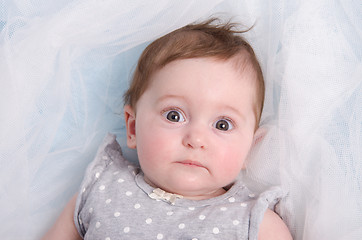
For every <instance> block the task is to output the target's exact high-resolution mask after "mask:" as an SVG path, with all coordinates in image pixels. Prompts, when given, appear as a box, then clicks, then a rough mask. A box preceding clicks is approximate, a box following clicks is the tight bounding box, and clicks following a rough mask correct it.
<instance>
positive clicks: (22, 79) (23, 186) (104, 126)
mask: <svg viewBox="0 0 362 240" xmlns="http://www.w3.org/2000/svg"><path fill="white" fill-rule="evenodd" d="M361 13H362V4H361V3H360V2H358V1H342V0H328V1H327V0H321V1H297V0H296V1H286V0H276V1H262V0H259V1H245V0H198V1H170V0H159V1H144V0H132V1H131V0H124V1H117V0H59V1H45V0H36V1H21V0H6V1H5V0H0V30H1V32H0V83H1V87H0V98H1V99H0V111H1V114H0V206H1V207H0V208H1V214H0V236H2V237H1V238H2V239H39V237H40V236H41V235H42V234H44V232H45V231H46V229H48V228H49V227H50V225H51V224H52V223H53V222H54V221H55V219H56V217H57V216H58V214H59V213H60V211H61V210H62V208H63V207H64V206H65V204H66V202H67V201H68V200H69V198H70V197H71V196H72V195H73V194H74V193H75V192H76V191H77V189H78V187H79V184H80V181H81V179H82V177H83V173H84V170H85V167H86V166H87V164H88V163H89V162H90V161H91V160H92V158H93V156H94V154H95V151H96V149H97V147H98V145H99V144H100V142H101V141H102V139H103V137H104V136H105V134H106V133H107V132H112V133H115V134H117V136H118V141H119V142H120V144H121V145H122V146H123V148H124V150H125V155H126V156H127V157H129V158H130V159H132V160H133V161H136V154H135V152H133V151H130V150H128V149H126V147H125V140H124V139H125V126H124V123H123V116H122V106H123V103H122V94H123V92H124V91H125V89H126V88H127V86H128V82H129V80H130V76H131V74H132V70H133V69H134V67H135V64H136V61H137V58H138V56H139V54H140V53H141V51H142V50H143V49H144V47H145V46H146V45H147V44H148V43H149V42H150V41H152V40H153V39H155V38H157V37H159V36H161V35H163V34H165V33H167V32H170V31H172V30H174V29H176V28H179V27H181V26H184V25H186V24H188V23H191V22H194V21H200V20H203V19H206V18H208V17H210V16H220V17H221V18H223V19H226V20H228V19H229V18H230V17H233V21H236V22H241V23H242V24H243V26H245V28H248V27H250V26H252V25H254V27H253V28H252V30H251V31H249V32H248V33H246V34H245V37H246V38H247V39H248V40H249V42H250V43H251V44H252V46H253V47H254V48H255V51H256V53H257V55H258V58H259V60H260V62H261V64H262V68H263V72H264V75H265V80H266V100H265V102H266V103H265V109H264V112H263V116H262V129H263V130H264V133H265V134H264V137H263V140H262V141H261V142H260V143H259V144H258V145H257V146H256V147H255V148H254V149H253V151H252V152H251V153H250V157H249V160H248V167H247V170H246V172H245V173H244V177H245V181H248V182H249V183H250V184H251V186H252V187H253V188H255V189H257V190H260V191H261V190H262V189H263V188H267V187H268V186H271V185H281V186H282V188H283V190H284V192H285V197H284V198H283V199H282V200H281V202H280V203H279V204H278V207H277V209H276V210H277V212H278V213H279V214H280V216H281V217H282V218H283V219H284V221H285V222H286V223H287V225H288V227H289V228H290V230H291V232H292V234H293V236H294V238H295V239H308V240H312V239H318V240H319V239H348V240H349V239H361V238H362V201H361V199H362V189H361V187H362V176H361V175H362V150H361V149H362V144H361V142H362V14H361Z"/></svg>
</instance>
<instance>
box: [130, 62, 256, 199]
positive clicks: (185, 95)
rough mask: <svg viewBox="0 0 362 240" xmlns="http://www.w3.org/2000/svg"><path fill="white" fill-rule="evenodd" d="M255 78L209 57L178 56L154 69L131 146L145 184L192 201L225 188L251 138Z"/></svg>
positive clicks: (141, 102)
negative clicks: (190, 57)
mask: <svg viewBox="0 0 362 240" xmlns="http://www.w3.org/2000/svg"><path fill="white" fill-rule="evenodd" d="M252 76H253V75H252V74H249V73H247V72H246V71H244V72H240V71H237V70H236V69H235V66H234V65H233V63H232V62H230V61H226V62H225V61H220V60H215V59H212V58H198V59H185V60H177V61H174V62H171V63H169V64H167V65H166V66H165V67H164V68H162V69H161V70H159V71H157V72H156V73H155V74H154V75H153V76H152V79H151V83H150V86H149V87H148V89H147V90H146V91H145V92H144V94H143V95H142V96H141V98H140V99H139V101H138V103H137V112H136V114H135V136H134V139H135V142H134V143H135V145H133V147H136V148H137V152H138V158H139V162H140V165H141V168H142V170H143V171H144V174H145V179H146V181H148V182H149V183H151V184H153V185H154V186H157V187H160V188H162V189H164V190H165V191H168V192H171V193H177V194H180V195H183V196H184V197H189V198H193V199H205V198H210V197H213V196H217V195H220V194H221V193H223V190H222V188H223V187H224V186H227V185H228V184H230V183H232V182H233V181H234V180H235V178H236V177H237V175H238V174H239V171H240V170H241V168H242V167H243V163H244V161H245V158H246V156H247V154H248V151H249V149H250V147H251V145H252V142H253V136H254V129H255V113H254V111H253V106H254V105H253V104H254V102H255V101H254V99H255V97H254V96H255V85H254V79H251V78H252ZM131 145H132V144H131Z"/></svg>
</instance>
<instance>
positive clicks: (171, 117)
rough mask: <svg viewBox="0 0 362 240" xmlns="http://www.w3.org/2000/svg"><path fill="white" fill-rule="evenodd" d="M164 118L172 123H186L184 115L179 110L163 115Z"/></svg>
mask: <svg viewBox="0 0 362 240" xmlns="http://www.w3.org/2000/svg"><path fill="white" fill-rule="evenodd" d="M163 116H164V117H166V118H167V120H168V121H170V122H184V121H185V118H184V116H183V114H182V113H181V112H180V111H178V110H169V111H166V112H164V113H163Z"/></svg>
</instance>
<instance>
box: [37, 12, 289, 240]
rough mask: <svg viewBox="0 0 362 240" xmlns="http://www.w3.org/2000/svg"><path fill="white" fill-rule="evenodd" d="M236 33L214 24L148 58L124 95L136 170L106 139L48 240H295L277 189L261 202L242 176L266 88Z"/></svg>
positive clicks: (163, 44) (185, 33)
mask: <svg viewBox="0 0 362 240" xmlns="http://www.w3.org/2000/svg"><path fill="white" fill-rule="evenodd" d="M233 29H234V26H233V24H231V23H227V24H215V19H212V20H209V21H207V22H204V23H200V24H193V25H188V26H186V27H183V28H180V29H178V30H176V31H174V32H171V33H169V34H167V35H165V36H163V37H161V38H159V39H157V40H156V41H154V42H153V43H151V44H150V45H149V46H148V47H147V48H146V49H145V50H144V52H143V54H142V55H141V57H140V59H139V62H138V66H137V69H136V71H135V73H134V76H133V80H132V83H131V86H130V88H129V90H128V91H127V92H126V94H125V95H124V100H125V107H124V115H125V122H126V127H127V145H128V147H129V148H135V149H137V154H138V159H139V164H140V168H138V167H137V166H134V165H133V164H131V163H129V162H128V161H127V160H125V159H124V158H123V157H122V153H121V149H120V146H119V144H118V143H117V141H116V140H115V136H113V135H108V136H107V137H106V138H105V140H104V143H103V144H102V145H101V147H100V148H99V150H98V153H97V156H96V158H95V160H94V161H93V162H92V163H91V164H90V165H89V167H88V169H87V172H86V176H85V179H84V180H83V183H82V186H81V191H80V193H79V195H78V196H75V197H73V199H72V200H71V201H70V202H69V203H68V205H67V206H66V208H65V210H64V211H63V213H62V214H61V216H60V217H59V219H58V221H57V222H56V223H55V225H54V226H53V228H52V229H51V230H50V231H49V232H48V233H47V235H46V236H45V237H44V239H82V238H84V239H102V240H114V239H291V235H290V233H289V231H288V229H287V227H286V225H285V224H284V223H283V221H282V220H281V219H280V218H279V216H278V215H277V214H275V213H274V212H273V211H271V210H269V209H268V207H269V206H271V205H272V204H275V202H276V200H277V199H276V198H277V197H279V190H278V189H272V190H269V191H267V192H264V193H262V194H260V195H259V196H255V195H254V194H253V193H252V192H250V191H249V190H248V189H247V188H246V187H245V186H244V185H243V183H242V182H241V181H240V180H239V178H238V175H239V173H240V170H241V169H243V168H244V167H245V166H244V165H245V160H246V158H247V155H248V152H249V150H250V148H251V147H252V146H253V144H255V142H256V141H255V139H257V138H258V135H259V131H258V125H259V120H260V116H261V112H262V108H263V100H264V81H263V76H262V72H261V69H260V66H259V63H258V61H257V58H256V56H255V54H254V51H253V49H252V48H251V46H250V45H249V44H248V43H247V42H246V41H245V40H244V39H243V38H242V37H241V36H240V34H239V33H241V32H237V31H235V30H233ZM73 215H74V218H73ZM73 219H74V220H73Z"/></svg>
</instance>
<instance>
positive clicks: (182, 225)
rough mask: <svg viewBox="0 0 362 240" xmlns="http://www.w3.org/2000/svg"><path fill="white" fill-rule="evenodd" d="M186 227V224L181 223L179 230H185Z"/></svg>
mask: <svg viewBox="0 0 362 240" xmlns="http://www.w3.org/2000/svg"><path fill="white" fill-rule="evenodd" d="M185 226H186V225H185V224H184V223H180V224H179V225H178V228H179V229H184V228H185Z"/></svg>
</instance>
